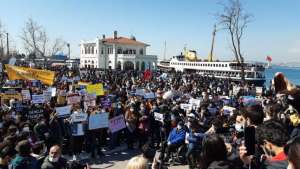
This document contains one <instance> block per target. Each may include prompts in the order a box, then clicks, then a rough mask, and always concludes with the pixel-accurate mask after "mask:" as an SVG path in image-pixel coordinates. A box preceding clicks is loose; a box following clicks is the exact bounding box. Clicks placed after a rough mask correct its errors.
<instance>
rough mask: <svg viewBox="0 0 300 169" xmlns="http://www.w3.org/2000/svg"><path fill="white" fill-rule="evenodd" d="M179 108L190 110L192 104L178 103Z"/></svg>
mask: <svg viewBox="0 0 300 169" xmlns="http://www.w3.org/2000/svg"><path fill="white" fill-rule="evenodd" d="M180 108H181V109H183V110H192V109H193V105H192V104H180Z"/></svg>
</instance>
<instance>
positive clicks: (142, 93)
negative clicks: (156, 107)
mask: <svg viewBox="0 0 300 169" xmlns="http://www.w3.org/2000/svg"><path fill="white" fill-rule="evenodd" d="M144 94H145V92H144V89H136V90H135V95H137V96H144Z"/></svg>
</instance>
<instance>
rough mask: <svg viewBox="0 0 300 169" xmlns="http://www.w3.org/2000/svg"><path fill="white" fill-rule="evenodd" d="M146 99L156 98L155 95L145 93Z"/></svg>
mask: <svg viewBox="0 0 300 169" xmlns="http://www.w3.org/2000/svg"><path fill="white" fill-rule="evenodd" d="M144 98H145V99H154V98H155V93H145V94H144Z"/></svg>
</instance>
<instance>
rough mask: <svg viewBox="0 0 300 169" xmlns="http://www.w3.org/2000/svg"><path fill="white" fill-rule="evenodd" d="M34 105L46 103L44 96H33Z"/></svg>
mask: <svg viewBox="0 0 300 169" xmlns="http://www.w3.org/2000/svg"><path fill="white" fill-rule="evenodd" d="M32 103H33V104H39V103H45V97H44V95H32Z"/></svg>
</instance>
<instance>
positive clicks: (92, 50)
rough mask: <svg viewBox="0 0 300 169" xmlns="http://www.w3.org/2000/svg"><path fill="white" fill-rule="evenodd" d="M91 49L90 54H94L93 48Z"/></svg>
mask: <svg viewBox="0 0 300 169" xmlns="http://www.w3.org/2000/svg"><path fill="white" fill-rule="evenodd" d="M91 48H92V49H91V53H92V54H94V46H92V47H91Z"/></svg>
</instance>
